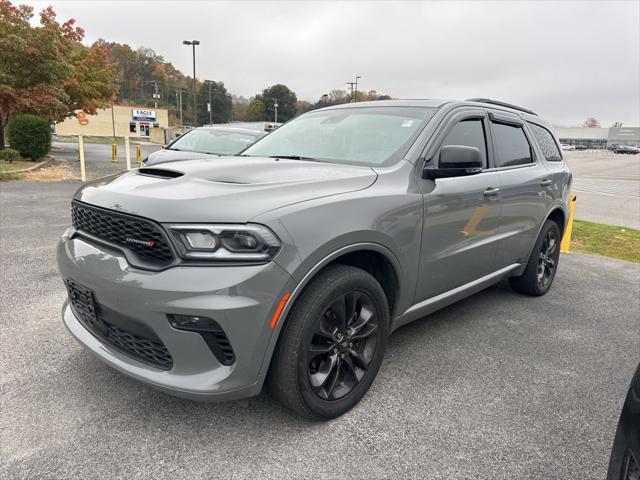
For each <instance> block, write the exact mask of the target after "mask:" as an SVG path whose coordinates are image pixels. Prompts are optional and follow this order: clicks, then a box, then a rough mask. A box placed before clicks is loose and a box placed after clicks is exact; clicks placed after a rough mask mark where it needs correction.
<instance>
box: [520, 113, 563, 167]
mask: <svg viewBox="0 0 640 480" xmlns="http://www.w3.org/2000/svg"><path fill="white" fill-rule="evenodd" d="M527 124H528V125H529V128H530V129H531V132H532V133H533V137H534V138H535V139H536V142H537V143H538V146H539V147H540V150H542V154H543V155H544V158H546V159H547V162H561V161H562V153H560V149H559V148H558V144H557V143H556V141H555V140H554V138H553V135H551V132H550V131H549V130H547V129H546V128H544V127H541V126H540V125H536V124H535V123H529V122H527Z"/></svg>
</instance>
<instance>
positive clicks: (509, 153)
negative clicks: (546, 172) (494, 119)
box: [493, 123, 533, 168]
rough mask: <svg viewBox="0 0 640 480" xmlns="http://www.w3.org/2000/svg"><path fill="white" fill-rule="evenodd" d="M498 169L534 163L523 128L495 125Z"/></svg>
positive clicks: (501, 124)
mask: <svg viewBox="0 0 640 480" xmlns="http://www.w3.org/2000/svg"><path fill="white" fill-rule="evenodd" d="M493 134H494V145H495V149H496V167H498V168H500V167H513V166H514V165H526V164H527V163H533V155H532V153H531V146H530V145H529V141H528V140H527V137H526V136H525V134H524V130H523V129H522V127H520V126H517V125H505V124H503V123H494V124H493Z"/></svg>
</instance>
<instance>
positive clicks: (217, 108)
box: [198, 82, 233, 123]
mask: <svg viewBox="0 0 640 480" xmlns="http://www.w3.org/2000/svg"><path fill="white" fill-rule="evenodd" d="M198 84H199V87H198V119H200V121H202V123H208V122H209V112H208V111H207V103H208V102H209V83H200V82H198ZM232 108H233V104H232V100H231V95H229V92H227V89H226V88H225V86H224V83H223V82H211V117H212V120H213V123H227V122H228V121H230V120H231V111H232Z"/></svg>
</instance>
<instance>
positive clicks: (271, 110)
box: [256, 84, 298, 122]
mask: <svg viewBox="0 0 640 480" xmlns="http://www.w3.org/2000/svg"><path fill="white" fill-rule="evenodd" d="M256 98H257V96H256ZM261 100H262V102H263V104H264V116H265V119H266V120H269V121H271V120H273V119H274V118H275V106H274V105H275V103H276V101H277V102H278V122H286V121H287V120H289V119H291V118H293V117H295V116H296V104H297V103H298V98H297V97H296V94H295V93H293V92H292V91H291V90H290V89H289V87H287V86H286V85H282V84H277V85H273V86H271V87H269V88H265V89H264V90H263V91H262V95H261Z"/></svg>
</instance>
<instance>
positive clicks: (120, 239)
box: [71, 200, 176, 270]
mask: <svg viewBox="0 0 640 480" xmlns="http://www.w3.org/2000/svg"><path fill="white" fill-rule="evenodd" d="M71 219H72V222H73V227H74V228H75V229H76V231H77V232H78V234H79V235H81V236H83V237H85V238H87V239H88V240H90V241H94V242H100V243H104V244H106V245H108V246H112V247H115V248H118V249H120V250H122V251H123V252H124V253H125V255H126V256H127V260H128V261H129V263H131V264H132V265H136V266H138V267H141V268H147V269H151V270H158V269H163V268H166V267H169V266H171V265H172V264H173V263H175V261H176V256H175V254H174V252H173V248H172V247H171V243H170V241H169V239H168V238H167V236H166V234H165V233H164V231H163V230H162V227H160V225H158V224H156V223H155V222H153V221H151V220H148V219H145V218H141V217H137V216H135V215H131V214H127V213H121V212H116V211H114V210H108V209H104V208H100V207H95V206H92V205H91V206H90V205H87V204H85V203H82V202H79V201H77V200H74V201H73V202H72V203H71Z"/></svg>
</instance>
